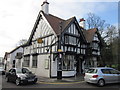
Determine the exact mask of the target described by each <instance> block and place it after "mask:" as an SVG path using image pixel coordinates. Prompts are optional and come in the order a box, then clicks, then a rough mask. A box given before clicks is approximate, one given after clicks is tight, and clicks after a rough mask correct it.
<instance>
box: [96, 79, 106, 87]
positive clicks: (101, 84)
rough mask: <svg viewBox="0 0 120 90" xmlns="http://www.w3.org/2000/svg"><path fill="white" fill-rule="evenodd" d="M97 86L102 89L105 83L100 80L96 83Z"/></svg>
mask: <svg viewBox="0 0 120 90" xmlns="http://www.w3.org/2000/svg"><path fill="white" fill-rule="evenodd" d="M97 85H98V86H100V87H102V86H104V85H105V81H104V80H103V79H100V80H99V81H98V83H97Z"/></svg>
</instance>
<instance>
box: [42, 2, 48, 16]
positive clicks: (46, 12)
mask: <svg viewBox="0 0 120 90" xmlns="http://www.w3.org/2000/svg"><path fill="white" fill-rule="evenodd" d="M41 9H42V11H43V12H44V13H45V14H49V3H48V2H47V0H45V1H44V2H43V4H42V5H41Z"/></svg>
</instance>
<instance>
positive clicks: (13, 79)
mask: <svg viewBox="0 0 120 90" xmlns="http://www.w3.org/2000/svg"><path fill="white" fill-rule="evenodd" d="M11 79H12V81H15V80H16V70H15V69H12V71H11Z"/></svg>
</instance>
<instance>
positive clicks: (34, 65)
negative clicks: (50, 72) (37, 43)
mask: <svg viewBox="0 0 120 90" xmlns="http://www.w3.org/2000/svg"><path fill="white" fill-rule="evenodd" d="M32 67H33V68H37V55H33V57H32Z"/></svg>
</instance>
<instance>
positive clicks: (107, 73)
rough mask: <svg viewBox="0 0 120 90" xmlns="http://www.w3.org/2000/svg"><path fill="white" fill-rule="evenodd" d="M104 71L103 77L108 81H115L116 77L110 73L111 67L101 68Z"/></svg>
mask: <svg viewBox="0 0 120 90" xmlns="http://www.w3.org/2000/svg"><path fill="white" fill-rule="evenodd" d="M101 71H102V73H103V79H104V80H105V82H106V83H111V82H113V80H114V78H113V75H112V74H111V73H110V70H109V69H101Z"/></svg>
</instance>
